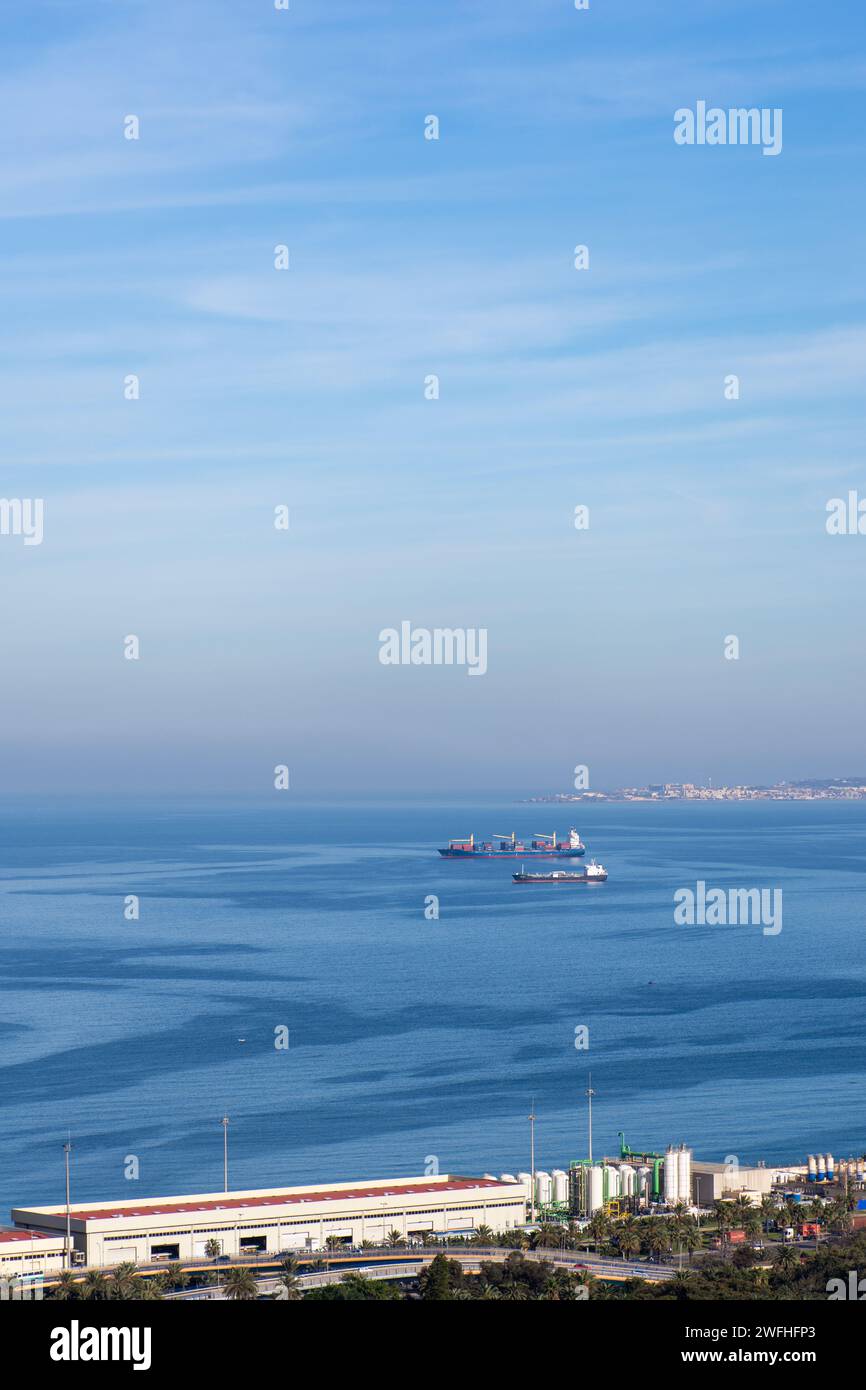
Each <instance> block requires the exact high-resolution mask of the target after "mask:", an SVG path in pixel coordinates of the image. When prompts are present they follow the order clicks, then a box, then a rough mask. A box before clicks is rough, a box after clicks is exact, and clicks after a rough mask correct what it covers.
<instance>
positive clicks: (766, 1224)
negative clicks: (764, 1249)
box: [758, 1196, 777, 1231]
mask: <svg viewBox="0 0 866 1390" xmlns="http://www.w3.org/2000/svg"><path fill="white" fill-rule="evenodd" d="M776 1210H777V1207H776V1202H775V1200H774V1199H773V1198H772V1197H770V1196H765V1197H762V1198H761V1205H760V1206H759V1208H758V1211H759V1212H760V1216H761V1225H762V1227H763V1229H764V1230H765V1231H768V1230H769V1229H770V1222H771V1221H772V1220H773V1218H774V1216H775V1215H776Z"/></svg>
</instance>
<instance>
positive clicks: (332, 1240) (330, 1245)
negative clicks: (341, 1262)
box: [325, 1236, 343, 1250]
mask: <svg viewBox="0 0 866 1390" xmlns="http://www.w3.org/2000/svg"><path fill="white" fill-rule="evenodd" d="M342 1245H343V1241H342V1239H341V1237H340V1236H328V1237H327V1238H326V1240H325V1249H326V1250H340V1249H341V1248H342Z"/></svg>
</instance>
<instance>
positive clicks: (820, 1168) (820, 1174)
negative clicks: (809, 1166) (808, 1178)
mask: <svg viewBox="0 0 866 1390" xmlns="http://www.w3.org/2000/svg"><path fill="white" fill-rule="evenodd" d="M815 1167H816V1168H817V1173H816V1179H817V1181H818V1182H823V1181H824V1179H825V1178H826V1176H827V1169H826V1167H825V1165H824V1155H823V1154H816V1155H815Z"/></svg>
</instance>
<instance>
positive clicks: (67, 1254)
mask: <svg viewBox="0 0 866 1390" xmlns="http://www.w3.org/2000/svg"><path fill="white" fill-rule="evenodd" d="M71 1153H72V1135H71V1134H69V1135H67V1139H66V1143H65V1144H64V1145H63V1155H64V1159H65V1162H66V1248H65V1250H64V1261H63V1262H64V1265H65V1266H66V1268H67V1269H70V1268H71V1266H72V1215H71V1212H70V1209H69V1155H70V1154H71Z"/></svg>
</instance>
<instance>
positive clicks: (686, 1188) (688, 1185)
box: [677, 1144, 692, 1205]
mask: <svg viewBox="0 0 866 1390" xmlns="http://www.w3.org/2000/svg"><path fill="white" fill-rule="evenodd" d="M677 1188H678V1190H679V1196H678V1201H680V1202H685V1203H686V1204H687V1205H690V1204H691V1200H692V1151H691V1149H687V1148H686V1146H685V1144H683V1145H682V1147H681V1148H680V1151H679V1153H678V1154H677Z"/></svg>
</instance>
